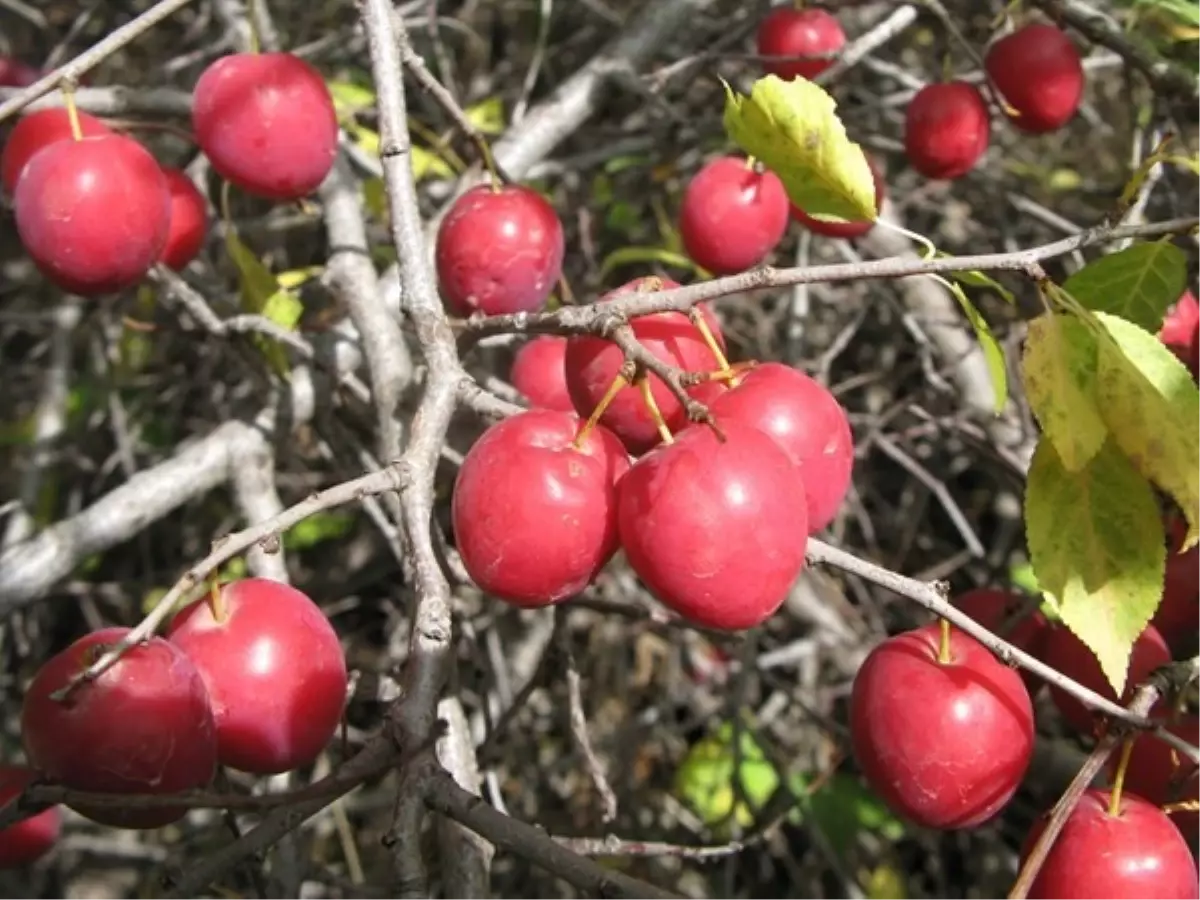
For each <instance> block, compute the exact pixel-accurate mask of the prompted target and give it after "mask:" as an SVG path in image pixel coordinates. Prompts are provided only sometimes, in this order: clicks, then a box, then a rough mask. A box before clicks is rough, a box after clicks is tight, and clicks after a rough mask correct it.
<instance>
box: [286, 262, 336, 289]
mask: <svg viewBox="0 0 1200 900" xmlns="http://www.w3.org/2000/svg"><path fill="white" fill-rule="evenodd" d="M323 271H325V267H324V266H305V267H304V268H303V269H288V270H287V271H286V272H280V273H279V274H278V275H277V276H276V280H277V281H278V282H279V286H280V287H282V288H286V289H287V290H289V291H292V290H295V289H296V288H298V287H301V286H302V285H305V284H307V283H308V282H309V281H311V280H312V279H314V278H316V277H317V276H318V275H320V274H321V273H322V272H323Z"/></svg>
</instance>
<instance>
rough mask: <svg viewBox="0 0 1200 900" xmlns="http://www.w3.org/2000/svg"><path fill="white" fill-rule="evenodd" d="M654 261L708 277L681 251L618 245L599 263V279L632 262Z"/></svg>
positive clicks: (701, 276)
mask: <svg viewBox="0 0 1200 900" xmlns="http://www.w3.org/2000/svg"><path fill="white" fill-rule="evenodd" d="M645 262H656V263H659V264H660V265H664V266H674V267H676V268H680V269H689V270H691V271H693V272H695V273H696V274H697V276H698V277H700V278H706V277H708V272H706V271H705V270H704V269H702V268H701V267H700V266H698V265H696V264H695V263H694V262H692V260H691V258H690V257H688V256H685V255H684V254H682V253H675V252H674V251H672V250H668V249H666V248H665V247H618V248H617V249H616V250H614V251H613V252H612V253H610V254H608V256H606V257H604V260H603V261H602V262H601V263H600V274H599V278H600V280H604V278H606V277H607V276H608V275H609V274H610V273H611V272H612V271H613V269H616V268H618V267H620V266H628V265H631V264H633V263H645Z"/></svg>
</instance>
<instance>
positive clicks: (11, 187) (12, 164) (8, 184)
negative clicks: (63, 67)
mask: <svg viewBox="0 0 1200 900" xmlns="http://www.w3.org/2000/svg"><path fill="white" fill-rule="evenodd" d="M78 116H79V131H80V137H85V138H87V137H100V136H101V135H106V134H112V130H111V129H110V128H109V127H108V126H107V125H105V124H104V123H103V122H102V121H100V120H99V119H97V118H96V117H95V116H93V115H90V114H89V113H85V112H83V110H78ZM73 136H74V135H73V134H72V131H71V117H70V115H69V114H68V113H67V111H66V109H64V108H62V107H57V106H56V107H52V108H50V109H39V110H37V111H35V112H31V113H28V114H27V115H24V116H22V117H21V118H20V119H18V120H17V124H16V125H14V126H13V129H12V133H11V134H9V136H8V140H7V141H5V142H4V152H3V154H0V181H2V182H3V184H4V191H5V193H7V194H8V195H9V196H10V197H11V196H12V195H13V192H14V191H16V189H17V181H18V180H19V179H20V177H21V173H22V172H23V171H25V166H26V165H27V164H28V163H29V161H30V160H31V159H33V157H34V156H36V155H37V153H38V151H39V150H42V149H44V148H45V147H49V146H50V145H51V144H56V143H58V142H59V141H69V140H71V139H72V137H73Z"/></svg>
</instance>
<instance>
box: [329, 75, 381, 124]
mask: <svg viewBox="0 0 1200 900" xmlns="http://www.w3.org/2000/svg"><path fill="white" fill-rule="evenodd" d="M325 84H326V86H327V87H328V88H329V96H331V97H332V98H333V108H334V109H335V110H336V111H337V114H338V119H343V118H347V117H351V116H353V115H354V114H355V113H357V112H361V111H363V110H366V109H374V107H375V91H374V90H372V89H371V88H370V87H366V86H364V85H361V84H354V83H353V82H351V81H337V80H334V81H327V82H325Z"/></svg>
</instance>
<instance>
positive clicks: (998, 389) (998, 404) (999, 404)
mask: <svg viewBox="0 0 1200 900" xmlns="http://www.w3.org/2000/svg"><path fill="white" fill-rule="evenodd" d="M946 285H947V286H948V287H949V288H950V293H952V294H953V295H954V299H956V300H957V301H958V305H959V306H961V307H962V310H963V313H964V314H965V315H966V317H967V321H968V322H970V323H971V327H972V328H974V329H975V337H976V338H978V340H979V346H980V348H981V349H982V350H983V358H984V360H986V362H987V367H988V375H990V376H991V379H992V396H993V398H994V400H995V403H994V408H995V410H996V412H1001V411H1002V410H1003V409H1004V404H1005V403H1007V402H1008V369H1007V368H1006V367H1005V365H1004V351H1003V350H1002V349H1000V343H999V342H998V341H997V340H996V336H995V335H993V334H992V329H991V327H990V326H989V325H988V323H987V319H985V318H984V317H983V315H982V314H981V313H980V312H979V310H978V309H976V308H975V304H974V303H972V302H971V301H970V300H969V299H968V298H967V295H966V293H965V292H964V291H963V289H962V287H961V286H960V285H958V284H955V283H954V282H950V281H947V282H946Z"/></svg>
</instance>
